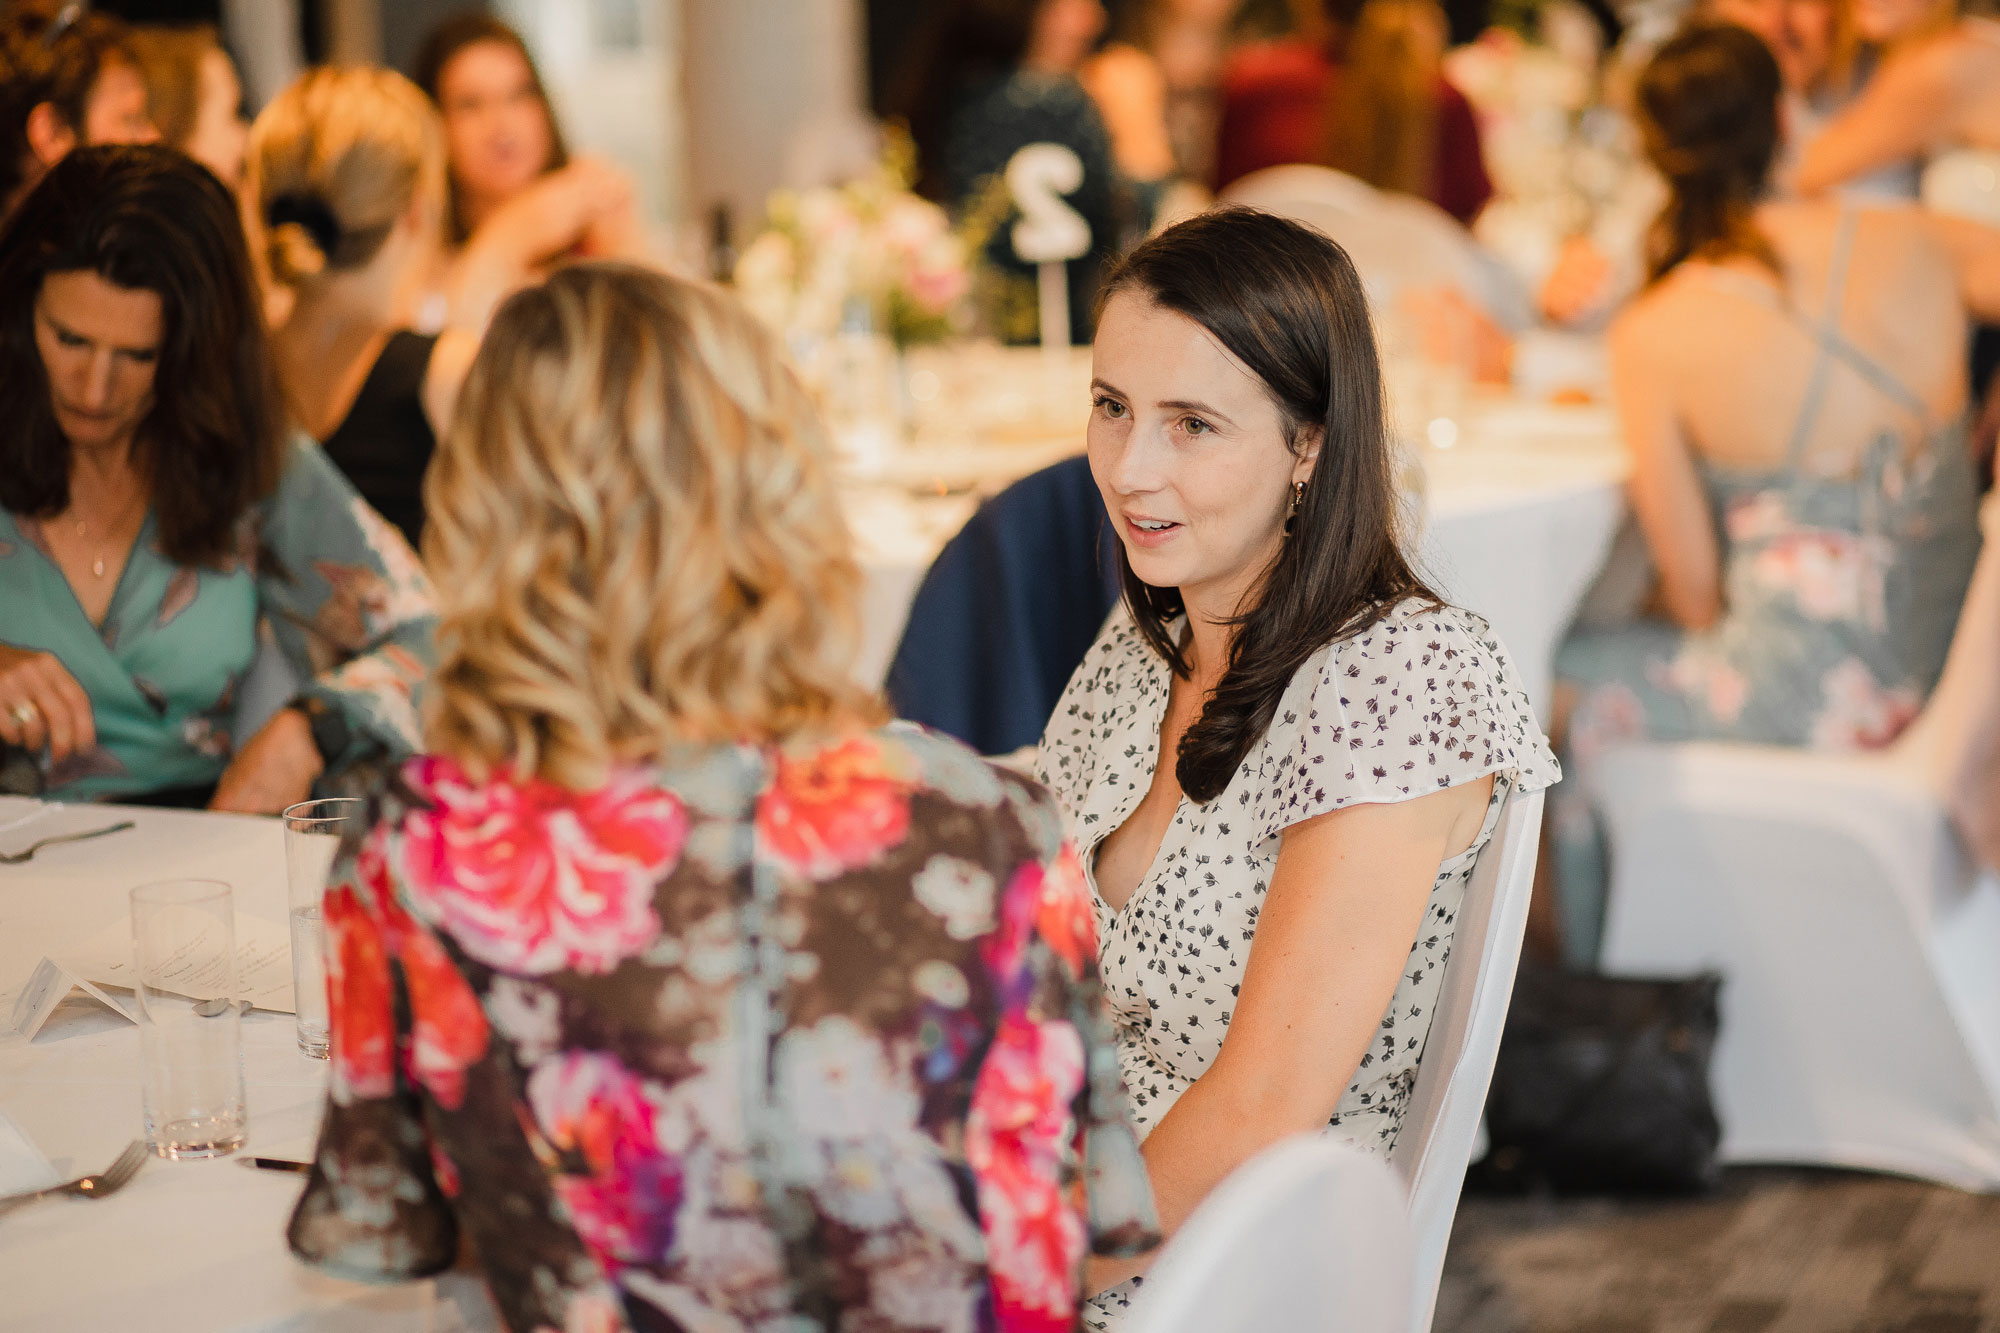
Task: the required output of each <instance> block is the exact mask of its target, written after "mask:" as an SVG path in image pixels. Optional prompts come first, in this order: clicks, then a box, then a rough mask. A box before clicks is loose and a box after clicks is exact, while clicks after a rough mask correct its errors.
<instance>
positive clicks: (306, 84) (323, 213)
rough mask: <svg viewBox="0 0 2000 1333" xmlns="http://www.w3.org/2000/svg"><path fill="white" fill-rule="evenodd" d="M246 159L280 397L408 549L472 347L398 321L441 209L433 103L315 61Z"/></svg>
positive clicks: (467, 337)
mask: <svg viewBox="0 0 2000 1333" xmlns="http://www.w3.org/2000/svg"><path fill="white" fill-rule="evenodd" d="M250 156H251V161H250V182H249V203H250V207H251V212H252V214H253V216H254V218H255V222H256V225H255V226H254V227H253V229H252V234H253V235H255V236H256V237H257V238H258V239H259V241H260V243H261V244H262V246H263V252H264V262H265V266H266V268H267V269H268V271H269V272H270V274H271V277H272V279H273V280H274V281H275V282H277V283H279V284H280V285H282V286H283V287H284V288H286V289H287V290H288V291H289V292H290V293H291V297H292V299H291V301H290V303H289V309H288V310H287V311H286V313H285V315H284V318H283V320H282V321H281V322H280V323H278V324H277V326H276V327H275V328H274V329H273V330H272V334H271V346H272V352H273V355H274V357H275V359H276V361H277V366H278V377H279V382H280V384H281V385H282V386H283V387H284V391H285V402H286V406H287V407H288V408H289V409H290V410H291V414H292V417H293V419H294V420H295V421H297V422H298V423H299V424H300V425H301V426H303V427H304V428H305V430H306V432H307V433H308V434H310V435H312V436H313V437H314V438H315V439H317V440H319V441H320V445H321V447H322V448H323V449H325V450H326V453H327V456H328V457H329V458H331V459H332V460H333V461H334V463H335V464H337V465H338V466H339V467H340V470H341V471H343V472H345V473H346V474H347V477H348V480H350V481H351V482H353V483H354V486H355V488H356V489H357V490H359V491H360V492H361V495H362V498H364V499H365V500H367V501H368V503H369V504H371V505H373V506H374V507H375V509H376V511H377V512H379V513H380V514H381V515H382V516H383V517H384V518H386V519H388V520H389V521H390V522H391V523H393V524H395V525H396V526H397V527H398V528H399V529H401V530H402V532H403V535H404V536H405V537H407V538H408V539H409V541H410V543H411V545H412V546H414V545H416V544H417V542H418V541H419V540H420V538H421V536H422V533H423V526H424V506H423V481H424V469H425V468H427V467H428V466H429V465H430V460H431V455H432V454H433V453H434V452H435V451H436V448H437V437H438V435H439V434H441V433H442V432H443V430H444V428H445V426H446V424H447V423H448V422H449V421H450V419H451V409H452V404H453V402H454V401H455V400H456V399H457V396H458V390H459V386H460V385H461V384H462V383H463V382H464V380H465V371H466V368H467V367H468V366H470V365H471V364H472V355H473V353H474V352H475V351H477V350H478V341H477V338H476V337H475V336H474V335H473V334H471V333H468V332H466V331H464V330H460V329H451V330H447V331H445V332H444V333H442V334H438V333H430V334H420V333H416V332H413V331H412V330H411V328H410V327H409V326H410V323H411V319H412V313H413V312H412V311H411V310H410V304H411V301H412V298H413V296H414V293H415V290H416V287H417V284H418V282H419V281H421V279H422V278H423V276H424V275H425V273H426V271H427V268H428V265H429V263H430V261H431V259H432V258H433V256H434V255H435V252H436V249H435V248H436V244H437V238H438V234H439V228H440V225H441V222H442V219H443V214H444V207H445V180H444V173H445V168H444V142H443V135H442V132H441V130H440V128H439V125H438V117H437V113H436V112H435V111H434V110H433V109H432V107H431V104H430V99H428V98H427V97H425V96H424V95H423V93H422V92H421V91H419V90H418V89H417V87H416V85H415V84H413V83H411V82H410V81H409V80H408V79H405V78H404V77H403V76H402V75H400V74H397V73H395V72H394V71H392V70H385V69H370V68H364V67H354V68H348V69H318V70H314V71H312V72H310V73H308V74H306V75H305V76H303V77H302V78H301V79H300V80H299V81H298V82H297V83H295V84H293V85H292V86H291V87H289V88H287V89H286V90H285V91H284V92H283V93H280V94H279V95H278V98H277V100H275V101H273V102H272V103H271V105H270V106H268V107H266V108H264V111H263V113H262V114H261V115H259V116H258V117H257V123H256V125H255V127H254V128H253V129H252V131H251V136H250ZM485 244H488V245H490V244H491V240H490V238H489V240H488V241H487V242H485Z"/></svg>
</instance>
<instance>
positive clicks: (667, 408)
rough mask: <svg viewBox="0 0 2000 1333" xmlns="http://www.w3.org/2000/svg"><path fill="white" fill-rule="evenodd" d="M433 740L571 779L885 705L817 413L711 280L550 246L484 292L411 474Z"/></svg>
mask: <svg viewBox="0 0 2000 1333" xmlns="http://www.w3.org/2000/svg"><path fill="white" fill-rule="evenodd" d="M424 501H425V506H426V508H427V510H428V513H429V516H430V518H429V524H428V526H427V527H426V528H425V530H424V541H423V546H424V559H425V561H426V563H427V564H428V565H429V567H430V570H431V574H432V577H433V581H434V582H435V584H436V586H437V589H438V603H439V608H438V609H439V620H440V625H439V663H438V669H437V675H436V680H435V684H434V686H433V690H432V699H431V705H430V706H431V712H430V715H429V718H428V737H427V739H428V743H429V746H430V748H431V749H432V750H433V751H434V752H436V753H439V754H446V755H449V756H451V757H452V758H454V759H456V760H458V761H459V762H460V763H462V764H464V765H465V766H466V767H467V768H468V770H469V771H471V772H472V773H474V774H475V775H476V776H485V775H486V774H489V773H492V772H494V771H496V770H505V771H510V772H513V773H516V774H518V775H521V776H527V775H530V774H532V775H536V776H540V777H543V778H546V779H548V780H549V781H552V782H556V783H559V784H561V785H563V786H566V787H570V788H573V789H587V788H589V787H592V786H596V785H598V784H600V783H602V782H603V781H604V780H605V776H606V774H607V773H608V771H609V769H610V768H611V767H612V766H613V765H614V764H618V763H621V762H626V761H635V760H642V759H645V758H649V757H651V756H653V755H656V754H657V753H659V752H660V751H661V750H662V749H663V748H664V747H666V746H667V745H670V744H673V743H676V742H694V743H718V742H751V743H763V742H768V741H778V740H783V739H785V738H787V737H790V736H793V735H797V734H801V733H808V732H817V731H826V732H832V731H835V730H837V729H840V728H842V727H844V726H851V725H855V724H857V723H864V724H865V723H872V722H875V721H879V720H880V717H881V713H880V706H879V705H878V704H877V703H876V702H875V701H874V700H873V698H872V696H870V695H868V694H867V693H865V692H864V691H863V690H861V689H860V687H858V686H857V685H855V684H854V683H853V682H852V680H851V679H850V677H849V665H850V658H851V655H852V651H853V648H854V645H855V642H856V634H857V628H858V619H859V617H858V600H859V599H858V590H859V586H860V571H859V568H858V566H857V564H856V562H855V559H854V555H853V551H852V548H851V543H850V538H849V535H848V531H847V525H846V522H845V520H844V519H843V518H842V516H841V510H840V504H839V500H838V497H837V496H836V494H835V491H834V480H833V475H832V471H831V468H830V465H829V463H828V458H827V449H826V445H825V442H824V438H823V436H822V433H821V428H820V425H819V419H818V417H817V415H816V413H815V412H814V409H813V406H812V403H811V401H810V400H809V398H808V397H807V395H806V392H805V390H804V389H803V388H802V387H801V386H800V384H799V382H798V380H797V378H796V377H795V376H794V375H793V374H792V372H791V370H790V369H789V367H788V366H787V365H786V363H785V361H784V359H783V357H782V356H781V354H780V352H779V349H778V346H777V343H776V341H775V339H773V338H772V337H771V335H770V334H769V333H767V332H766V331H765V330H764V328H763V327H762V326H761V325H759V324H758V323H756V321H755V320H753V319H752V318H751V316H750V315H749V314H748V313H747V312H746V311H745V310H744V309H743V308H742V307H741V306H739V305H738V304H737V303H736V302H735V301H734V300H733V299H731V298H730V297H728V296H727V295H725V294H724V293H723V292H721V291H720V290H718V289H715V288H712V287H707V286H702V285H699V284H696V283H693V282H687V281H684V280H681V279H678V278H670V277H666V276H663V275H661V274H658V273H654V272H650V271H647V270H643V269H638V268H633V267H630V266H627V265H623V264H612V263H593V264H579V265H575V266H572V267H568V268H565V269H563V270H561V271H560V272H558V273H556V274H555V275H554V276H552V277H550V278H549V279H548V280H547V281H545V282H543V283H542V284H540V285H539V286H535V287H530V288H528V289H526V290H525V291H521V292H518V293H516V294H515V295H514V296H512V297H510V298H509V299H508V300H507V302H506V303H505V304H504V305H502V306H501V307H500V310H499V312H498V313H497V314H496V315H495V316H494V318H493V323H492V325H491V327H490V328H489V329H488V330H487V333H486V338H485V341H484V343H483V344H482V346H481V347H480V350H479V355H478V357H477V359H476V360H475V361H474V362H473V365H472V370H471V373H470V375H469V376H468V378H467V380H466V384H465V389H464V392H463V394H462V395H461V396H460V398H459V402H458V409H457V413H456V416H455V419H454V423H453V426H452V429H451V430H450V431H449V432H448V434H447V436H446V438H445V440H444V442H443V444H442V445H441V447H440V448H439V451H438V455H437V458H436V460H435V461H434V462H433V463H432V464H431V469H430V475H429V477H428V478H427V479H426V481H425V485H424Z"/></svg>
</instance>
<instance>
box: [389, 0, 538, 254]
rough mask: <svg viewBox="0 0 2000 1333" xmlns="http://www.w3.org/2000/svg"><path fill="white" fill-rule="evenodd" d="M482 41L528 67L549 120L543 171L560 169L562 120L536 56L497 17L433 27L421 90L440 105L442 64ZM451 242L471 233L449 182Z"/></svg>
mask: <svg viewBox="0 0 2000 1333" xmlns="http://www.w3.org/2000/svg"><path fill="white" fill-rule="evenodd" d="M481 42H498V43H499V44H500V45H502V46H505V47H508V48H510V49H511V50H512V51H513V52H514V53H515V54H516V55H518V56H520V57H521V63H522V64H524V65H526V66H527V67H528V82H529V84H530V85H532V86H533V88H534V91H535V98H536V100H538V101H539V102H541V104H542V114H543V115H544V116H546V117H547V118H548V122H549V160H548V163H547V165H546V166H545V167H544V171H545V172H548V171H560V170H561V169H562V168H564V167H566V166H568V165H569V144H568V142H567V141H566V140H565V139H564V138H563V132H562V122H561V121H559V120H557V119H556V108H555V103H553V102H551V101H549V90H548V87H547V85H545V84H544V83H543V82H542V71H541V69H540V67H539V66H537V65H536V64H535V57H534V56H533V55H532V54H531V53H530V52H529V50H528V44H527V42H525V41H523V40H522V38H521V34H520V33H518V32H516V31H514V30H513V29H512V28H510V27H508V26H507V25H506V24H505V23H502V22H501V21H500V20H499V19H497V18H495V17H493V16H492V15H491V14H488V13H485V12H484V11H482V10H477V9H468V10H464V11H462V12H460V13H457V14H453V15H452V16H451V17H449V18H447V19H445V20H444V21H443V22H441V23H439V24H438V25H437V26H436V27H435V28H432V29H431V30H430V32H429V34H428V35H426V36H425V38H424V44H423V46H421V47H420V48H418V50H417V61H416V69H415V74H414V79H415V82H416V85H417V87H419V88H421V89H423V90H424V92H425V93H426V94H427V95H428V96H429V97H430V99H431V101H432V102H434V103H437V105H438V106H439V107H440V108H442V106H443V103H442V102H441V101H439V98H438V91H439V85H440V84H442V83H443V82H444V71H445V67H446V66H447V65H449V64H451V62H452V59H453V58H454V57H455V56H457V55H458V53H459V52H460V51H463V50H464V49H465V48H466V47H468V46H477V45H479V44H480V43H481ZM445 225H446V227H447V228H448V229H449V234H450V236H451V239H452V242H453V243H454V244H456V243H459V242H462V241H464V240H465V239H466V237H467V236H469V235H470V234H471V230H470V228H468V227H467V226H466V225H465V215H464V212H463V210H462V209H461V208H460V207H459V200H458V184H457V182H456V181H453V182H452V187H451V212H450V215H449V216H448V217H447V218H446V220H445Z"/></svg>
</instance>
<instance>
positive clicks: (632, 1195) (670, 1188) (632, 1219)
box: [527, 1051, 682, 1268]
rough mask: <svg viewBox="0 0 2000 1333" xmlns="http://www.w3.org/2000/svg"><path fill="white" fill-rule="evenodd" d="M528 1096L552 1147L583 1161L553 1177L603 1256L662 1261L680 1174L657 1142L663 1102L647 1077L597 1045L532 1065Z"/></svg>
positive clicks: (611, 1263) (618, 1261)
mask: <svg viewBox="0 0 2000 1333" xmlns="http://www.w3.org/2000/svg"><path fill="white" fill-rule="evenodd" d="M527 1094H528V1105H529V1107H530V1108H531V1109H532V1111H533V1112H534V1116H535V1122H536V1126H537V1128H538V1129H539V1130H540V1132H541V1136H542V1137H543V1138H544V1139H545V1140H546V1141H547V1142H548V1144H549V1146H550V1147H552V1148H553V1149H555V1150H556V1151H557V1152H558V1153H559V1154H561V1155H562V1156H563V1157H565V1158H580V1159H581V1164H582V1166H583V1168H584V1170H583V1172H581V1173H578V1172H575V1171H571V1172H570V1173H568V1174H558V1175H557V1176H556V1193H557V1194H558V1195H559V1196H560V1197H561V1198H562V1201H563V1202H564V1204H566V1205H567V1206H568V1208H569V1211H570V1214H571V1216H572V1217H573V1218H574V1219H575V1221H576V1229H577V1234H578V1235H579V1236H581V1237H582V1238H583V1241H584V1243H585V1244H586V1245H588V1246H590V1248H591V1251H592V1252H593V1253H594V1254H596V1256H597V1258H598V1260H599V1262H601V1263H603V1264H605V1265H606V1267H607V1268H615V1267H617V1266H618V1265H622V1264H641V1263H659V1262H661V1261H663V1260H664V1258H665V1256H666V1253H667V1250H668V1249H669V1247H671V1246H672V1244H673V1238H674V1216H675V1214H676V1213H677V1212H678V1210H679V1208H680V1199H681V1185H682V1172H681V1165H680V1163H679V1162H678V1161H677V1160H676V1159H675V1158H674V1157H673V1156H672V1155H670V1154H669V1153H667V1152H666V1151H665V1150H663V1149H662V1148H661V1147H660V1143H659V1135H658V1117H659V1107H658V1105H657V1104H656V1103H655V1102H654V1100H653V1099H652V1098H651V1097H650V1096H649V1095H648V1089H647V1087H646V1084H645V1081H644V1080H643V1079H641V1078H639V1077H638V1076H637V1075H635V1074H634V1073H632V1072H631V1071H630V1070H629V1069H627V1068H625V1066H624V1065H622V1064H620V1063H619V1062H618V1061H617V1060H616V1059H615V1058H613V1057H612V1056H609V1055H606V1054H604V1053H602V1052H600V1051H569V1052H566V1053H564V1054H561V1055H557V1056H553V1057H551V1058H550V1059H547V1060H544V1061H542V1062H541V1063H540V1064H538V1065H536V1066H535V1069H534V1072H533V1073H532V1074H530V1075H529V1076H528V1087H527Z"/></svg>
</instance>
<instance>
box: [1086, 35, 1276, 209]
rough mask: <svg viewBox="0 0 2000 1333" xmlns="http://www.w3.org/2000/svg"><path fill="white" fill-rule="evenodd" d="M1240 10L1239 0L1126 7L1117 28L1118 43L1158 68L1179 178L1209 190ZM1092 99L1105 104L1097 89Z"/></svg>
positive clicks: (1212, 179)
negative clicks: (1148, 58) (1225, 77)
mask: <svg viewBox="0 0 2000 1333" xmlns="http://www.w3.org/2000/svg"><path fill="white" fill-rule="evenodd" d="M1240 7H1241V6H1240V3H1239V0H1140V3H1137V4H1128V5H1127V6H1126V7H1125V10H1124V12H1123V13H1122V14H1121V15H1120V16H1119V21H1118V24H1117V29H1118V39H1119V43H1120V44H1122V45H1127V46H1130V47H1132V48H1133V49H1136V50H1139V51H1143V52H1144V53H1145V54H1147V55H1149V56H1151V57H1152V59H1153V62H1154V64H1156V65H1157V66H1158V68H1159V71H1160V79H1161V81H1162V83H1163V84H1164V87H1165V98H1166V107H1165V117H1164V118H1165V121H1166V128H1167V142H1168V145H1169V147H1170V149H1171V151H1172V153H1173V161H1174V171H1175V173H1176V174H1177V175H1178V176H1179V177H1180V178H1181V179H1183V180H1186V181H1190V182H1193V183H1195V184H1198V185H1202V186H1204V187H1208V188H1213V187H1214V183H1215V136H1216V132H1217V130H1218V129H1219V128H1220V124H1221V117H1222V70H1223V63H1224V60H1225V59H1226V57H1227V55H1228V49H1229V42H1230V33H1231V21H1232V20H1233V19H1234V18H1235V16H1236V11H1237V10H1238V9H1239V8H1240ZM1114 49H1115V48H1114ZM1092 96H1094V97H1097V99H1098V103H1099V105H1100V106H1101V105H1103V104H1104V100H1105V99H1104V97H1103V96H1101V95H1100V94H1099V93H1098V92H1097V90H1096V88H1095V87H1094V86H1093V88H1092Z"/></svg>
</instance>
